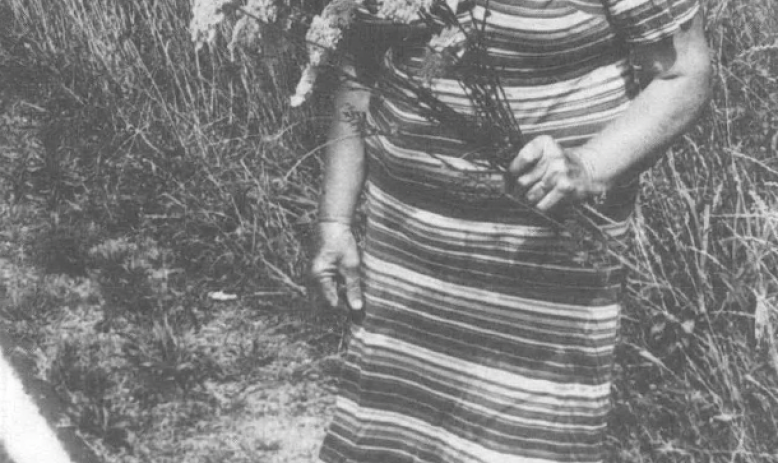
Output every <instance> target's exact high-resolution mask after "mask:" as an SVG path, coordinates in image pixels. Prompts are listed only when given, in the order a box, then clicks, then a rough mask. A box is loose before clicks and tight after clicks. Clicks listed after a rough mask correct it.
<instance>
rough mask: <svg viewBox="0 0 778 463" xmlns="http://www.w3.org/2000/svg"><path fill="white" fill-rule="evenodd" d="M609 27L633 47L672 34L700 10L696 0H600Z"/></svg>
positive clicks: (656, 40)
mask: <svg viewBox="0 0 778 463" xmlns="http://www.w3.org/2000/svg"><path fill="white" fill-rule="evenodd" d="M602 1H603V3H604V4H605V7H606V8H607V10H608V13H609V19H610V21H611V24H612V25H613V26H614V27H615V28H616V29H617V30H618V31H619V33H620V34H621V35H622V36H623V37H624V39H625V40H626V41H627V42H629V43H632V44H646V43H654V42H658V41H660V40H662V39H665V38H668V37H670V36H672V35H673V34H675V32H677V31H678V29H680V28H681V26H682V25H683V24H684V23H686V22H687V21H690V20H691V19H692V18H693V17H694V15H695V14H697V12H698V11H699V9H700V4H699V1H698V0H602Z"/></svg>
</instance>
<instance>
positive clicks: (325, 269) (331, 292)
mask: <svg viewBox="0 0 778 463" xmlns="http://www.w3.org/2000/svg"><path fill="white" fill-rule="evenodd" d="M335 264H336V263H335V262H328V261H326V260H325V259H324V258H323V257H319V258H317V259H315V260H314V261H313V265H312V266H311V276H312V277H313V283H314V284H315V285H316V290H317V291H318V292H319V293H320V294H321V295H322V296H323V297H324V301H325V302H326V303H327V305H328V306H330V307H332V308H334V307H337V306H338V283H337V281H336V270H335V269H336V265H335Z"/></svg>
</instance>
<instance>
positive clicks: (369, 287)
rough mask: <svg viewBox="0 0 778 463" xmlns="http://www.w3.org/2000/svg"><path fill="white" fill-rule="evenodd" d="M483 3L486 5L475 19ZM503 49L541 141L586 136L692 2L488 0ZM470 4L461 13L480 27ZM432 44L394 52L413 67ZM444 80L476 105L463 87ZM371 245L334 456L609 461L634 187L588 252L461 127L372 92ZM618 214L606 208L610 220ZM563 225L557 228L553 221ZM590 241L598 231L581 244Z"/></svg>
mask: <svg viewBox="0 0 778 463" xmlns="http://www.w3.org/2000/svg"><path fill="white" fill-rule="evenodd" d="M485 2H486V0H476V3H477V6H476V8H475V10H474V12H473V17H474V18H475V21H476V22H480V21H481V18H482V16H483V14H484V7H483V5H484V4H485ZM489 8H490V10H491V11H490V12H491V14H490V15H489V16H488V18H487V20H486V26H485V30H486V31H487V36H488V41H489V42H488V46H489V55H490V57H491V58H490V59H493V60H494V62H495V64H496V65H497V66H498V67H499V68H500V72H501V74H500V78H501V81H502V83H503V84H504V86H505V93H506V97H507V100H508V102H509V104H510V107H511V110H512V111H513V112H514V115H515V117H516V119H517V121H518V122H519V124H520V125H521V128H522V130H523V131H524V133H525V134H526V135H527V136H528V137H534V136H537V135H551V136H553V137H554V138H555V139H557V140H558V141H559V142H560V143H561V144H562V145H563V146H564V147H574V146H578V145H580V144H582V143H585V142H586V140H588V139H589V138H590V137H591V136H592V135H593V134H595V133H597V132H598V131H600V130H601V129H602V127H603V126H605V125H606V124H608V123H609V122H610V121H612V120H613V119H614V118H616V117H618V115H619V114H621V113H622V112H623V111H624V110H625V109H626V108H627V107H628V106H629V104H630V99H631V98H632V96H633V95H634V94H635V92H636V90H637V86H636V84H635V82H633V80H632V74H633V73H632V70H631V69H630V67H629V64H628V46H627V44H628V43H646V42H650V41H655V40H661V39H662V38H664V37H667V36H669V35H670V34H672V33H673V32H674V31H675V30H677V28H678V27H680V25H681V23H682V22H684V21H687V20H688V19H690V18H691V17H692V16H693V15H694V14H695V12H696V11H697V8H698V6H697V3H696V1H695V0H489ZM467 18H469V15H466V16H463V21H469V19H467ZM422 51H423V50H422V49H421V48H419V47H418V46H414V45H413V44H407V43H406V44H404V45H403V46H397V47H394V48H393V49H391V50H390V51H389V53H388V54H387V55H386V57H385V60H384V66H385V69H384V71H385V72H395V73H398V74H399V75H401V76H402V77H403V78H409V77H411V76H413V75H414V74H415V73H416V72H417V71H418V70H419V68H420V66H421V65H422V62H421V57H422ZM431 89H432V91H433V92H434V93H435V94H436V95H437V96H438V97H439V98H440V99H441V100H442V101H444V102H445V103H446V104H448V105H449V106H451V107H452V108H454V109H455V110H457V111H461V112H463V113H469V112H472V107H471V105H470V102H469V101H468V99H467V97H466V96H465V95H464V94H463V92H462V89H461V88H460V86H459V84H458V82H457V81H456V80H453V79H451V78H448V77H446V76H443V77H441V78H438V79H434V80H433V81H432V83H431ZM368 117H369V123H370V124H372V125H374V126H375V127H376V128H377V129H379V130H377V131H376V132H375V133H376V134H377V135H372V136H370V137H368V138H367V139H366V149H367V156H368V161H369V164H368V171H369V179H368V186H367V212H368V214H367V216H368V222H367V234H366V239H365V250H364V254H363V283H364V287H365V311H366V313H365V317H364V319H363V320H362V322H361V324H359V325H355V326H354V327H353V335H352V337H351V339H350V342H349V350H348V352H347V354H346V360H345V362H344V368H343V372H342V378H341V379H342V381H341V394H340V397H339V399H338V402H337V405H336V407H335V413H334V418H333V421H332V424H331V426H330V429H329V432H328V433H327V436H326V438H325V440H324V443H323V445H322V448H321V452H320V458H321V459H322V460H323V461H324V462H327V463H498V462H499V463H562V462H576V463H595V462H601V461H602V456H601V442H602V436H603V432H604V428H605V423H606V415H607V413H608V410H609V403H610V398H609V392H610V381H611V366H612V360H613V358H612V357H613V349H614V345H615V343H616V339H617V335H618V329H619V313H620V304H619V300H620V295H621V290H622V289H621V288H622V283H623V280H624V269H623V268H622V266H621V265H620V262H619V259H618V258H617V256H614V255H611V254H612V253H617V252H618V250H619V249H620V246H622V245H623V243H624V241H625V236H626V234H627V231H628V230H627V220H628V218H629V215H630V214H631V211H632V209H633V207H634V202H635V196H636V194H637V181H636V180H634V179H633V180H629V181H625V182H624V183H623V184H621V185H618V186H617V187H615V188H614V189H613V190H612V191H611V192H610V193H609V195H608V197H607V198H606V200H605V202H604V204H602V205H601V206H598V207H599V211H598V212H599V214H597V215H594V214H593V215H591V216H590V217H589V219H591V220H592V221H593V222H594V223H597V225H598V226H599V227H600V229H601V231H602V233H603V234H604V236H606V237H607V241H608V243H609V244H608V246H607V248H606V249H605V251H604V252H602V253H600V254H597V255H596V257H597V258H596V259H594V260H592V253H591V252H590V251H589V250H587V249H586V245H585V244H586V243H582V242H581V238H580V236H578V233H576V232H575V230H572V229H570V228H569V226H559V224H558V223H559V221H561V220H563V219H564V217H563V216H562V215H560V214H557V215H553V216H551V217H541V216H539V215H538V214H537V213H535V212H533V211H531V210H529V209H527V208H526V207H524V206H522V204H521V202H520V201H517V200H516V199H514V198H511V197H508V196H506V195H505V194H504V193H503V181H504V180H503V178H502V175H501V174H499V173H497V172H494V171H491V170H490V169H489V167H488V165H487V164H486V163H485V162H484V159H483V158H482V156H483V153H478V152H477V150H474V149H472V147H468V146H466V145H465V144H464V143H463V142H462V141H461V140H460V139H459V138H458V137H457V134H456V133H455V132H453V133H452V132H450V131H445V130H443V129H442V128H441V127H438V126H437V125H436V124H434V123H432V122H430V121H428V120H425V119H424V118H423V117H421V116H420V114H419V113H418V111H417V110H416V108H414V107H413V105H411V104H404V103H402V102H397V101H390V100H387V99H382V98H373V99H372V101H371V106H370V111H369V115H368ZM603 217H604V218H603ZM555 222H556V223H555ZM584 241H585V240H584Z"/></svg>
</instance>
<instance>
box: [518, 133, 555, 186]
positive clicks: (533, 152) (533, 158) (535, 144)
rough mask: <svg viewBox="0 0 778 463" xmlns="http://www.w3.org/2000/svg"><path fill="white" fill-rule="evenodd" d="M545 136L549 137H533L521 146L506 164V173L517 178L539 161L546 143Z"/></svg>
mask: <svg viewBox="0 0 778 463" xmlns="http://www.w3.org/2000/svg"><path fill="white" fill-rule="evenodd" d="M546 138H550V137H537V138H533V139H532V140H530V142H529V143H527V144H526V145H524V147H522V148H521V150H520V151H519V154H517V155H516V157H515V158H513V161H511V164H510V165H509V166H508V173H509V174H510V175H511V176H512V177H513V178H515V179H517V180H518V178H519V177H521V176H522V175H524V174H526V173H528V172H530V171H531V170H532V169H533V167H535V165H536V164H537V163H538V161H540V159H541V158H542V157H543V152H544V147H545V145H546V144H547V143H548V141H547V140H546Z"/></svg>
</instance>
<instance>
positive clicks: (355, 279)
mask: <svg viewBox="0 0 778 463" xmlns="http://www.w3.org/2000/svg"><path fill="white" fill-rule="evenodd" d="M343 280H344V284H345V286H346V302H348V306H349V307H350V308H351V310H362V307H363V301H362V282H361V280H360V277H359V269H358V268H346V269H343Z"/></svg>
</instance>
